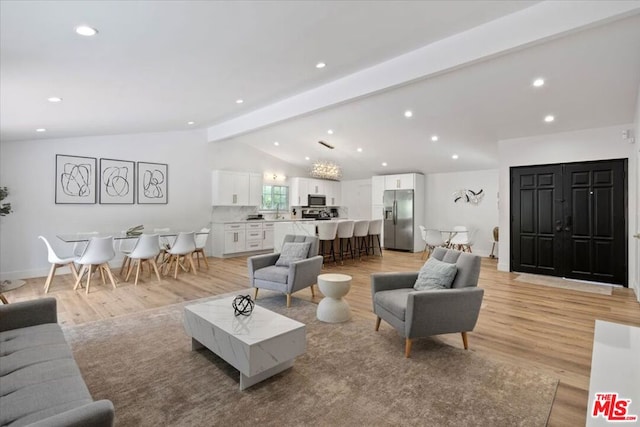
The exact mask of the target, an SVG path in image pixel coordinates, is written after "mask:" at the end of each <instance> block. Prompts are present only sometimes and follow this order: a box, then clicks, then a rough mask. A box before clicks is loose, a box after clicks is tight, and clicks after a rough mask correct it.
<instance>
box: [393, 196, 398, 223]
mask: <svg viewBox="0 0 640 427" xmlns="http://www.w3.org/2000/svg"><path fill="white" fill-rule="evenodd" d="M396 224H398V202H397V201H395V200H394V201H393V225H396Z"/></svg>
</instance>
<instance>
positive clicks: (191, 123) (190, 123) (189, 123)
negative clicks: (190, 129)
mask: <svg viewBox="0 0 640 427" xmlns="http://www.w3.org/2000/svg"><path fill="white" fill-rule="evenodd" d="M187 124H188V125H195V124H196V122H187Z"/></svg>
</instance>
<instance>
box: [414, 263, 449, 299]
mask: <svg viewBox="0 0 640 427" xmlns="http://www.w3.org/2000/svg"><path fill="white" fill-rule="evenodd" d="M457 272H458V267H456V265H455V264H450V263H448V262H442V261H438V260H437V259H435V258H429V259H428V260H427V262H426V263H425V264H424V265H423V266H422V268H421V269H420V272H419V273H418V279H417V280H416V283H415V284H414V285H413V288H414V289H416V290H418V291H427V290H433V289H448V288H450V287H451V284H452V283H453V279H454V278H455V277H456V273H457Z"/></svg>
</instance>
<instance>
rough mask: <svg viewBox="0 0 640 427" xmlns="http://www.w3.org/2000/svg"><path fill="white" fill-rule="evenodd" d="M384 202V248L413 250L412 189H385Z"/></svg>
mask: <svg viewBox="0 0 640 427" xmlns="http://www.w3.org/2000/svg"><path fill="white" fill-rule="evenodd" d="M382 200H383V203H384V218H383V226H384V233H383V234H384V248H385V249H398V250H403V251H413V229H414V221H413V218H414V212H413V208H414V206H413V190H386V191H385V192H384V197H383V199H382Z"/></svg>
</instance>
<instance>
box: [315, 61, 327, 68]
mask: <svg viewBox="0 0 640 427" xmlns="http://www.w3.org/2000/svg"><path fill="white" fill-rule="evenodd" d="M326 66H327V64H325V63H324V62H318V63H317V64H316V68H324V67H326Z"/></svg>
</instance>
